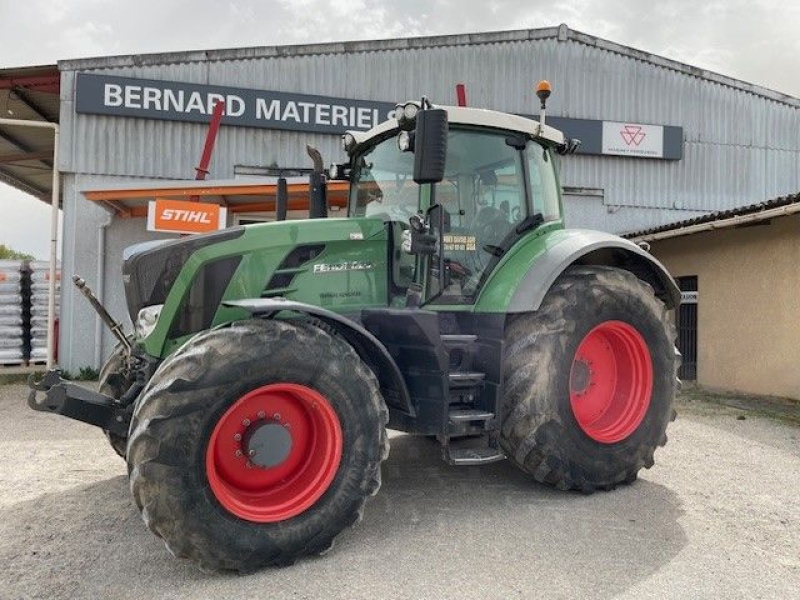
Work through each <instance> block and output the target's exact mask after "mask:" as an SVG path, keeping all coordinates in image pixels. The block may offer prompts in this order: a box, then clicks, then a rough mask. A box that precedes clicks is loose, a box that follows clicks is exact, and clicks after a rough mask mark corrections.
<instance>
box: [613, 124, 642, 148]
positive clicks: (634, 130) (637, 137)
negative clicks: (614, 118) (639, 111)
mask: <svg viewBox="0 0 800 600" xmlns="http://www.w3.org/2000/svg"><path fill="white" fill-rule="evenodd" d="M619 134H620V135H621V136H622V139H623V140H625V143H626V144H628V146H639V144H641V143H642V141H644V138H646V137H647V134H646V133H645V132H644V131H642V126H641V125H625V126H624V127H623V128H622V130H620V132H619Z"/></svg>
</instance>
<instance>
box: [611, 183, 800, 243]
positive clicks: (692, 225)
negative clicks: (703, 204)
mask: <svg viewBox="0 0 800 600" xmlns="http://www.w3.org/2000/svg"><path fill="white" fill-rule="evenodd" d="M781 209H782V210H781ZM799 209H800V193H797V194H793V195H789V196H781V197H780V198H773V199H772V200H767V201H766V202H758V203H756V204H750V205H748V206H742V207H739V208H733V209H729V210H718V211H716V212H712V213H709V214H706V215H703V216H700V217H694V218H691V219H684V220H683V221H677V222H675V223H669V224H667V225H661V226H659V227H651V228H649V229H642V230H640V231H633V232H631V233H626V234H624V235H623V236H622V237H626V238H628V239H635V240H639V241H652V240H654V239H664V238H667V237H676V236H677V235H687V234H691V233H695V232H699V231H705V230H709V229H714V228H715V227H703V226H704V225H708V224H715V223H721V222H728V221H736V223H738V222H744V219H741V218H740V217H748V218H747V219H746V221H747V222H757V221H762V220H765V219H770V218H773V217H776V216H782V215H788V214H794V213H795V212H798V210H799ZM720 228H721V227H720ZM659 234H664V235H659Z"/></svg>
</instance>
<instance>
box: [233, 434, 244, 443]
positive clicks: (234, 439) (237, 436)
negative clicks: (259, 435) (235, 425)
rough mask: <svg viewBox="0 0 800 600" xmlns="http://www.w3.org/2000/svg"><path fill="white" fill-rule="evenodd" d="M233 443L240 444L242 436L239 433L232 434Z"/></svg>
mask: <svg viewBox="0 0 800 600" xmlns="http://www.w3.org/2000/svg"><path fill="white" fill-rule="evenodd" d="M233 441H235V442H241V441H242V434H241V433H236V434H234V435H233Z"/></svg>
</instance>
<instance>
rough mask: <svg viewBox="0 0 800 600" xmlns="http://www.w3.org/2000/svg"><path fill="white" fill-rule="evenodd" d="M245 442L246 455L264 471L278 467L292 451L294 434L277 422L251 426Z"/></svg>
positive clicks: (246, 433) (245, 436)
mask: <svg viewBox="0 0 800 600" xmlns="http://www.w3.org/2000/svg"><path fill="white" fill-rule="evenodd" d="M243 441H244V443H243V444H242V445H243V448H244V454H245V455H246V456H247V457H248V458H249V459H250V462H251V463H253V465H255V466H256V467H261V468H263V469H269V468H271V467H277V466H278V465H280V464H281V463H283V462H284V461H285V460H286V459H287V458H288V457H289V454H290V453H291V451H292V434H291V433H289V430H288V429H287V428H286V427H285V426H284V425H281V424H280V423H278V422H277V421H268V422H266V423H259V424H256V425H254V426H251V427H250V428H249V429H248V430H247V432H245V435H244V440H243Z"/></svg>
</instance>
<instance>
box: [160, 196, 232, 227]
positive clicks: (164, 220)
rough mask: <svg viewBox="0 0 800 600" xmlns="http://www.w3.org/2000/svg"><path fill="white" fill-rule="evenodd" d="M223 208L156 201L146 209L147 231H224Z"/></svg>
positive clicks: (190, 203)
mask: <svg viewBox="0 0 800 600" xmlns="http://www.w3.org/2000/svg"><path fill="white" fill-rule="evenodd" d="M226 217H227V211H226V209H225V207H222V206H218V205H216V204H207V203H204V202H186V201H184V200H165V199H156V200H155V201H151V202H150V203H149V205H148V209H147V230H148V231H169V232H172V233H205V232H208V231H216V230H218V229H224V228H225V225H226Z"/></svg>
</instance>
